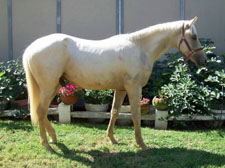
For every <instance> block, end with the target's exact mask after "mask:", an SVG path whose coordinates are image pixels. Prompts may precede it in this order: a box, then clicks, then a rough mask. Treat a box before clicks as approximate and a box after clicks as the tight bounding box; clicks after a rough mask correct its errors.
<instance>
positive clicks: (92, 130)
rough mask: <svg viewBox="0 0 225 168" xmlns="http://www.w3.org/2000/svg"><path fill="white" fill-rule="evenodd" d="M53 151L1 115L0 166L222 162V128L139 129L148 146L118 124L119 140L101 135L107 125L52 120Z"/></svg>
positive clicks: (27, 127)
mask: <svg viewBox="0 0 225 168" xmlns="http://www.w3.org/2000/svg"><path fill="white" fill-rule="evenodd" d="M53 126H54V128H55V129H56V132H57V136H58V141H59V143H58V144H57V145H52V147H53V148H54V150H55V153H51V152H48V151H46V150H45V149H44V148H43V147H42V146H41V145H40V144H39V130H38V128H37V127H32V126H31V124H30V122H27V121H9V120H5V121H2V120H0V167H9V168H11V167H32V168H35V167H40V168H43V167H54V168H55V167H59V168H61V167H96V168H101V167H103V168H108V167H116V168H121V167H122V168H123V167H129V168H130V167H135V168H140V167H141V168H142V167H146V168H150V167H154V168H157V167H159V168H164V167H166V168H167V167H168V168H170V167H171V168H176V167H177V168H182V167H188V168H191V167H194V168H198V167H225V128H223V129H218V130H187V131H179V130H169V131H159V130H154V129H152V128H148V127H146V128H142V134H143V137H144V140H145V142H146V143H147V145H148V146H149V148H150V149H149V150H147V151H141V150H140V149H139V148H138V146H137V145H136V143H135V140H134V131H133V127H116V128H115V137H116V139H118V140H119V141H120V144H119V145H112V144H111V143H110V142H109V140H108V139H107V138H106V137H105V131H106V128H107V125H96V124H86V123H77V124H71V125H60V124H53Z"/></svg>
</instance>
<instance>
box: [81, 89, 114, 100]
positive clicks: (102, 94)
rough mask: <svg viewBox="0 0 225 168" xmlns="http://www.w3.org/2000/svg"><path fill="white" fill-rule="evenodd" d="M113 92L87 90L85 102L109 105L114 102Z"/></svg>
mask: <svg viewBox="0 0 225 168" xmlns="http://www.w3.org/2000/svg"><path fill="white" fill-rule="evenodd" d="M112 98H113V90H112V89H109V90H87V89H85V93H84V100H85V102H86V103H91V104H107V103H109V102H111V101H112Z"/></svg>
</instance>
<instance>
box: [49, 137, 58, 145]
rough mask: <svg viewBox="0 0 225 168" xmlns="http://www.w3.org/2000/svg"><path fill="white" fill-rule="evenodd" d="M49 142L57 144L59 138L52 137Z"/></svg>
mask: <svg viewBox="0 0 225 168" xmlns="http://www.w3.org/2000/svg"><path fill="white" fill-rule="evenodd" d="M49 143H51V144H57V140H56V139H52V138H51V139H50V140H49Z"/></svg>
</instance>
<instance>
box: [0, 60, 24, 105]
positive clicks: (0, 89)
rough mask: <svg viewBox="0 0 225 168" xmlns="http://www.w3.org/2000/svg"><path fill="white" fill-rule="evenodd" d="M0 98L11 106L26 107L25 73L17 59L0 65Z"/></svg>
mask: <svg viewBox="0 0 225 168" xmlns="http://www.w3.org/2000/svg"><path fill="white" fill-rule="evenodd" d="M0 72H1V73H0V96H1V97H2V98H3V100H4V101H10V102H11V104H12V105H17V106H27V105H28V99H27V88H26V79H25V72H24V70H23V66H22V63H21V61H20V60H19V59H16V60H11V61H8V62H7V63H6V64H4V63H0Z"/></svg>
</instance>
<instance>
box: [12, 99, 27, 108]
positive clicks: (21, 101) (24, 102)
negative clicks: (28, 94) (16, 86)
mask: <svg viewBox="0 0 225 168" xmlns="http://www.w3.org/2000/svg"><path fill="white" fill-rule="evenodd" d="M11 104H14V105H18V106H20V107H26V106H28V99H23V100H15V101H11Z"/></svg>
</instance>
